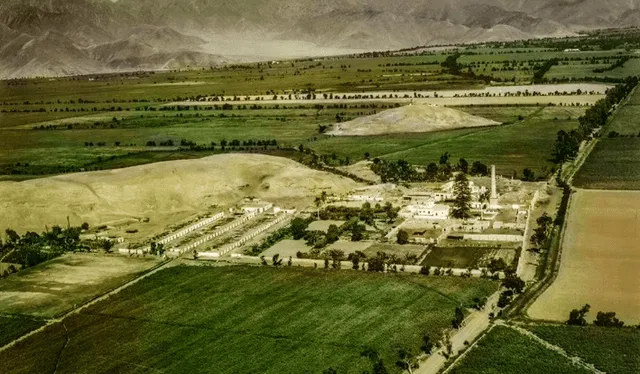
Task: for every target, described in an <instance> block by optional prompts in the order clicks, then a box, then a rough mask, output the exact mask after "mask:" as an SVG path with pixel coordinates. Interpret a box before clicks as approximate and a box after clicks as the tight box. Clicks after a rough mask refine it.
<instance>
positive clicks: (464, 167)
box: [456, 158, 469, 174]
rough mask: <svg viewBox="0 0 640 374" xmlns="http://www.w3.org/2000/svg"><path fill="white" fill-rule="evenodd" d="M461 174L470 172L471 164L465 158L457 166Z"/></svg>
mask: <svg viewBox="0 0 640 374" xmlns="http://www.w3.org/2000/svg"><path fill="white" fill-rule="evenodd" d="M456 168H457V169H458V171H459V172H461V173H465V174H467V173H468V172H469V162H467V160H465V159H464V158H461V159H460V160H459V161H458V165H457V166H456Z"/></svg>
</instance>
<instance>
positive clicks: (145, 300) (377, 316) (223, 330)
mask: <svg viewBox="0 0 640 374" xmlns="http://www.w3.org/2000/svg"><path fill="white" fill-rule="evenodd" d="M496 289H497V283H495V282H492V281H489V280H484V279H462V278H450V277H443V278H433V277H422V276H419V275H409V274H393V275H390V274H372V273H362V272H350V271H343V272H335V271H324V270H316V271H314V270H311V269H296V268H293V269H288V268H284V269H275V268H272V267H269V268H266V267H210V268H208V267H187V266H182V267H174V268H170V269H166V270H163V271H161V272H159V273H156V274H154V275H153V276H151V277H149V278H147V279H145V280H143V281H142V282H140V283H138V284H136V285H133V286H131V287H129V288H127V289H125V290H124V291H122V292H121V293H119V294H117V295H115V296H113V297H111V298H110V299H108V300H107V301H105V302H102V303H99V304H97V305H95V306H92V307H91V308H90V309H89V310H86V311H83V312H81V313H80V314H79V315H75V316H72V317H69V318H67V319H66V320H65V322H64V323H65V326H66V329H67V331H68V332H67V333H65V332H64V331H65V330H64V329H63V327H62V326H61V325H55V326H53V327H51V328H48V329H47V330H45V331H44V332H42V333H40V334H38V335H37V336H33V337H31V338H29V339H27V340H25V341H24V342H22V343H21V344H18V345H17V346H15V347H12V348H11V349H9V350H7V351H5V352H2V353H0V372H6V371H8V369H9V368H11V370H12V372H15V373H28V372H46V371H50V370H51V369H52V368H53V367H54V366H55V365H56V361H57V358H58V354H59V352H60V349H61V347H62V346H63V345H64V344H65V341H66V337H68V338H69V342H68V344H67V345H66V348H64V354H63V355H61V356H60V357H59V362H57V365H58V371H60V372H92V373H107V372H132V371H139V370H145V371H149V370H153V371H166V372H176V371H180V372H198V371H199V370H201V369H199V368H207V369H206V370H207V371H210V372H216V373H237V372H242V373H248V372H261V373H300V372H312V373H320V372H322V371H323V370H325V369H327V368H329V367H333V368H335V369H337V370H338V372H340V373H361V372H362V371H363V370H368V369H370V367H371V366H370V365H371V364H370V362H368V360H367V359H364V358H361V357H360V352H362V351H363V350H364V349H365V347H372V348H373V349H376V350H377V351H378V352H379V354H380V355H381V357H382V359H383V360H384V362H385V364H386V366H387V369H388V370H389V371H390V372H399V371H398V369H397V368H396V367H395V365H394V363H395V360H396V359H397V357H396V352H397V349H398V347H400V346H408V347H411V348H413V349H417V348H418V347H419V345H420V343H421V340H422V336H423V335H424V334H425V333H428V334H430V336H433V337H434V339H435V338H436V337H439V336H440V335H439V334H440V332H441V330H442V329H443V328H446V327H448V326H449V325H450V320H451V318H452V317H453V314H454V309H455V307H456V306H458V305H460V304H463V305H470V304H471V303H472V299H473V298H474V297H483V296H487V295H489V294H491V293H493V292H494V291H495V290H496ZM98 342H99V343H98ZM176 357H180V359H179V360H177V359H176Z"/></svg>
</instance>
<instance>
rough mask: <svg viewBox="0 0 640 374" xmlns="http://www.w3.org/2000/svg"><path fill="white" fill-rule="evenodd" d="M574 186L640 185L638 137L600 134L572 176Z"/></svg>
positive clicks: (615, 187)
mask: <svg viewBox="0 0 640 374" xmlns="http://www.w3.org/2000/svg"><path fill="white" fill-rule="evenodd" d="M574 184H575V186H576V187H581V188H589V189H603V190H639V189H640V138H603V139H600V140H599V141H598V143H597V144H596V146H595V148H594V149H593V151H592V152H591V154H589V157H588V158H587V161H586V162H585V163H584V164H583V165H582V167H581V168H580V170H578V172H577V173H576V175H575V177H574Z"/></svg>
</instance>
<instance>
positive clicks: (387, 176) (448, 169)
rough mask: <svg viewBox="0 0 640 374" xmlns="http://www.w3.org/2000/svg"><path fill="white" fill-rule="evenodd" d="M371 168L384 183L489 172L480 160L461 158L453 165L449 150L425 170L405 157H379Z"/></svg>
mask: <svg viewBox="0 0 640 374" xmlns="http://www.w3.org/2000/svg"><path fill="white" fill-rule="evenodd" d="M371 170H372V171H373V172H374V173H375V174H377V175H379V176H380V178H381V179H382V182H383V183H387V182H392V183H403V182H444V181H447V180H449V179H450V178H451V177H452V176H453V173H454V172H455V171H460V172H462V173H465V174H471V175H476V176H486V175H488V174H489V168H488V167H487V165H485V164H483V163H482V162H480V161H475V162H473V164H469V162H468V161H467V160H465V159H464V158H461V159H460V160H458V163H457V164H455V165H452V164H451V155H450V154H449V152H445V153H443V154H442V155H441V156H440V159H439V161H438V163H437V164H436V163H435V162H432V163H430V164H429V165H427V166H426V167H425V168H424V169H423V170H418V169H417V168H415V167H414V166H413V165H411V164H409V162H407V161H406V160H403V159H400V160H397V161H386V160H382V159H379V158H375V159H374V160H373V164H372V165H371Z"/></svg>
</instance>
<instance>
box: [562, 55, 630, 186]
mask: <svg viewBox="0 0 640 374" xmlns="http://www.w3.org/2000/svg"><path fill="white" fill-rule="evenodd" d="M633 61H638V60H631V61H629V62H627V64H629V63H631V62H633ZM639 115H640V91H639V90H637V89H636V90H635V91H634V92H633V94H632V95H631V97H630V98H629V99H628V101H627V102H626V103H625V104H624V105H623V106H622V107H620V108H618V109H617V111H616V112H615V114H614V116H613V117H612V119H611V120H610V121H609V123H608V124H607V125H606V126H605V128H604V129H603V132H602V133H603V137H602V138H601V139H600V140H599V141H598V143H597V144H596V146H595V148H594V149H593V151H592V152H591V154H590V155H589V157H588V158H587V160H586V161H585V163H584V164H583V165H582V167H581V168H580V170H578V172H577V173H576V175H575V177H574V184H575V185H576V186H577V187H582V188H590V189H612V190H638V189H640V123H639V122H638V116H639ZM610 132H617V133H619V134H620V135H619V136H616V137H609V133H610Z"/></svg>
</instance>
